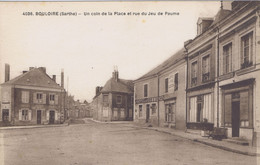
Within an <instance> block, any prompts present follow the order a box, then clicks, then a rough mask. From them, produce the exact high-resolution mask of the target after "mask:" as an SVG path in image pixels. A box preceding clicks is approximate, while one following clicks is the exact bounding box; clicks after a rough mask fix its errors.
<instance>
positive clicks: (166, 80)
mask: <svg viewBox="0 0 260 165" xmlns="http://www.w3.org/2000/svg"><path fill="white" fill-rule="evenodd" d="M168 83H169V80H168V78H166V79H165V93H167V92H168V88H169V86H168Z"/></svg>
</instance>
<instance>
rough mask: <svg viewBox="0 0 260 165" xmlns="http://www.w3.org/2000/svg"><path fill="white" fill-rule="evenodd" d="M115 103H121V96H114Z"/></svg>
mask: <svg viewBox="0 0 260 165" xmlns="http://www.w3.org/2000/svg"><path fill="white" fill-rule="evenodd" d="M116 103H117V104H121V103H122V96H116Z"/></svg>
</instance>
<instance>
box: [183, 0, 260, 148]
mask: <svg viewBox="0 0 260 165" xmlns="http://www.w3.org/2000/svg"><path fill="white" fill-rule="evenodd" d="M259 16H260V3H259V2H257V1H233V2H232V5H231V8H230V9H224V8H223V6H221V8H220V10H219V12H218V13H217V14H216V16H215V18H200V19H199V20H198V23H197V29H198V30H197V31H198V35H197V36H196V37H195V38H194V39H193V40H189V41H187V42H186V43H185V48H186V50H187V52H188V53H187V54H188V88H187V101H188V102H187V127H189V126H192V124H196V123H199V122H203V121H204V120H207V121H208V122H210V123H214V126H215V127H223V128H227V130H228V131H227V135H228V137H230V138H241V139H245V140H248V141H250V142H252V144H253V145H255V144H256V142H258V145H259V144H260V140H259V139H260V135H259V134H260V133H259V132H260V120H259V118H260V112H259V108H258V106H257V100H259V83H258V81H259V61H260V57H259V56H260V55H259V52H260V46H259V43H260V23H259V22H260V19H259Z"/></svg>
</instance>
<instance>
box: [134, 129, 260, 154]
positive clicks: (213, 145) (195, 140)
mask: <svg viewBox="0 0 260 165" xmlns="http://www.w3.org/2000/svg"><path fill="white" fill-rule="evenodd" d="M133 127H136V128H143V129H148V130H153V131H157V132H161V133H166V134H170V135H174V136H177V137H181V138H184V139H187V140H191V141H193V142H198V143H201V144H204V145H208V146H211V147H215V148H218V149H222V150H225V151H229V152H234V153H237V154H242V155H247V156H257V157H259V156H260V154H259V153H254V152H247V151H240V150H236V149H233V148H229V147H225V146H220V145H217V144H213V143H209V142H206V141H203V140H199V139H196V138H194V139H193V138H188V137H185V136H181V135H178V134H175V133H173V132H167V131H163V130H160V129H157V128H149V127H138V126H133Z"/></svg>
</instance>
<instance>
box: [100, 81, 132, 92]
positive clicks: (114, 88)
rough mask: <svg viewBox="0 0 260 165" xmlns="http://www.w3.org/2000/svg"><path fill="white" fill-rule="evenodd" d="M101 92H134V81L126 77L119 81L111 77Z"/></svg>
mask: <svg viewBox="0 0 260 165" xmlns="http://www.w3.org/2000/svg"><path fill="white" fill-rule="evenodd" d="M100 92H101V93H106V92H121V93H133V92H134V87H133V81H132V80H124V79H118V81H116V80H115V79H114V78H110V79H109V80H108V81H107V82H106V84H105V86H104V87H103V88H102V90H101V91H100Z"/></svg>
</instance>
